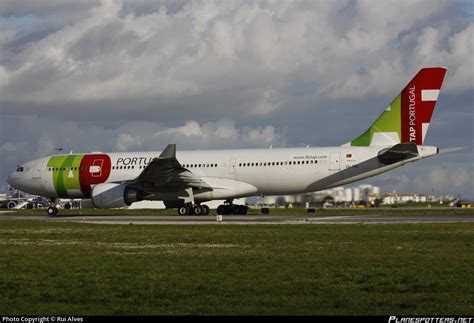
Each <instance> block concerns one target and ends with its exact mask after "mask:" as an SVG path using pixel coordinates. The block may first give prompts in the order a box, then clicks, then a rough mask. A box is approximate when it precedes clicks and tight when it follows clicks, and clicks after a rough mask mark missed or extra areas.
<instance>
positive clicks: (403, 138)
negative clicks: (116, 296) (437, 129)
mask: <svg viewBox="0 0 474 323" xmlns="http://www.w3.org/2000/svg"><path fill="white" fill-rule="evenodd" d="M446 70H447V69H446V68H444V67H428V68H422V69H421V70H420V71H419V72H418V73H417V74H416V76H415V77H414V78H413V79H412V80H411V81H410V82H409V83H408V85H407V86H406V87H405V88H404V89H403V90H402V91H401V92H400V93H399V94H398V95H397V97H396V98H395V99H394V100H393V101H392V102H391V103H390V105H389V106H388V107H387V108H386V109H385V111H383V113H382V114H381V115H380V116H379V117H378V118H377V120H376V121H375V122H374V123H373V124H372V125H371V126H370V127H369V129H367V130H366V131H365V132H364V133H362V134H361V135H360V136H358V137H357V138H355V139H354V140H352V141H350V142H348V143H346V144H344V145H342V146H336V147H314V148H312V147H305V148H278V149H276V148H272V149H232V150H194V151H176V145H175V144H169V145H168V146H167V147H166V148H165V149H164V150H163V151H161V152H120V153H101V152H93V153H85V154H72V153H70V154H59V155H53V156H48V157H44V158H40V159H36V160H33V161H29V162H26V163H24V164H22V165H20V166H18V168H17V169H16V171H14V172H13V173H11V174H10V175H9V177H8V183H9V184H10V185H11V186H13V187H15V188H17V189H19V190H22V191H24V192H28V193H31V194H36V195H40V196H44V197H47V198H48V199H49V200H50V206H49V208H48V214H49V215H51V216H54V215H56V214H57V213H58V209H57V207H56V204H55V203H56V202H55V201H57V199H60V198H81V199H90V200H91V202H92V204H93V206H94V207H96V208H120V207H125V206H127V205H131V204H132V203H134V202H137V201H141V200H160V201H163V202H164V204H165V206H166V208H177V212H178V214H179V215H193V214H195V215H208V214H209V207H208V206H207V205H205V204H203V203H205V202H208V201H211V200H224V201H225V202H224V203H223V204H222V205H219V207H218V208H217V213H218V214H220V215H230V214H247V211H248V208H247V207H246V206H244V205H236V204H233V203H232V201H233V200H234V199H237V198H243V197H249V196H269V195H290V194H304V193H308V192H314V191H319V190H324V189H328V188H331V187H335V186H340V185H344V184H348V183H352V182H355V181H358V180H361V179H365V178H368V177H371V176H374V175H378V174H381V173H384V172H387V171H389V170H392V169H394V168H397V167H400V166H402V165H405V164H407V163H411V162H414V161H417V160H420V159H422V158H426V157H430V156H434V155H436V154H438V153H439V148H438V147H434V146H425V145H423V142H424V141H425V138H426V133H427V130H428V127H429V125H430V120H431V116H432V114H433V111H434V108H435V105H436V102H437V99H438V95H439V92H440V89H441V85H442V82H443V79H444V76H445V73H446Z"/></svg>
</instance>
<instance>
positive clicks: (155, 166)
mask: <svg viewBox="0 0 474 323" xmlns="http://www.w3.org/2000/svg"><path fill="white" fill-rule="evenodd" d="M128 186H130V187H134V188H137V189H141V190H143V191H146V192H175V191H180V190H185V189H187V188H194V189H198V190H200V191H212V187H211V186H210V185H209V184H207V183H206V182H204V181H203V180H201V179H200V178H198V177H197V176H196V175H194V174H193V173H192V172H190V171H189V170H188V169H186V168H183V166H181V164H180V163H179V162H178V160H177V159H176V145H175V144H170V145H168V146H166V148H165V150H163V152H162V153H161V155H160V156H159V157H158V158H155V159H153V160H152V161H151V162H150V163H149V164H148V166H147V167H146V168H145V169H144V170H143V171H142V173H141V174H140V175H139V176H138V177H137V178H136V179H134V180H132V181H131V182H129V183H128Z"/></svg>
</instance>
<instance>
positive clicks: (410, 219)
mask: <svg viewBox="0 0 474 323" xmlns="http://www.w3.org/2000/svg"><path fill="white" fill-rule="evenodd" d="M0 221H52V222H80V223H101V224H178V225H191V224H304V223H306V224H324V223H373V224H375V223H459V222H471V223H472V222H474V216H470V215H446V216H444V215H434V216H430V215H418V216H416V215H415V216H413V215H410V216H408V215H407V216H403V215H400V216H396V215H374V214H371V215H347V216H301V215H288V216H268V215H258V216H249V215H246V216H243V215H241V216H238V215H237V216H236V215H228V216H222V221H221V222H218V221H217V217H216V216H153V215H149V216H128V215H123V216H56V217H50V216H28V215H19V216H17V215H9V214H8V213H2V214H0Z"/></svg>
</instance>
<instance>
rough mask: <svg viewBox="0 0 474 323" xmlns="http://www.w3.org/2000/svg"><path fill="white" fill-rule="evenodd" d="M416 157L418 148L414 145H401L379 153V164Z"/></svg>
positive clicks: (388, 163)
mask: <svg viewBox="0 0 474 323" xmlns="http://www.w3.org/2000/svg"><path fill="white" fill-rule="evenodd" d="M416 156H418V148H417V147H416V144H414V143H402V144H397V145H395V146H393V147H390V148H386V149H383V150H381V151H380V152H379V155H378V159H379V162H381V163H382V164H385V165H390V164H394V163H396V162H399V161H402V160H405V159H409V158H413V157H416Z"/></svg>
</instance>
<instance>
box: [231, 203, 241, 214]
mask: <svg viewBox="0 0 474 323" xmlns="http://www.w3.org/2000/svg"><path fill="white" fill-rule="evenodd" d="M240 211H241V210H240V205H232V214H234V215H238V214H241V213H240Z"/></svg>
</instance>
